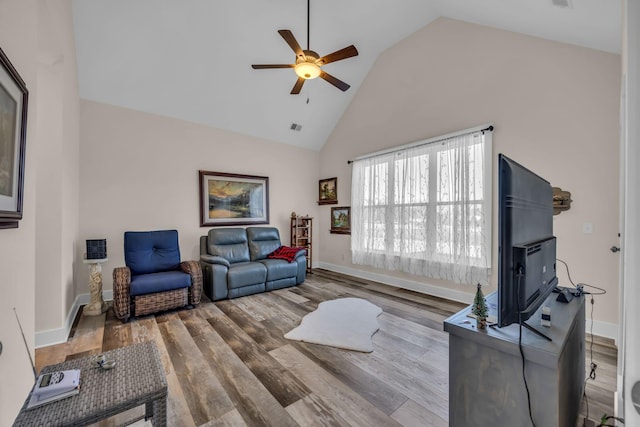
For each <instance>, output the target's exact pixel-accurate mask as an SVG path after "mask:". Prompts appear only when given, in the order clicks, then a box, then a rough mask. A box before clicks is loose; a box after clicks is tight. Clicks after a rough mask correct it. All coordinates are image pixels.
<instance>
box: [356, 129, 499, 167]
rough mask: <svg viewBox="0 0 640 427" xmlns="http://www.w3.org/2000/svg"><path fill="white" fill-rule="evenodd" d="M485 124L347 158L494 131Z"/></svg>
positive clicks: (384, 152)
mask: <svg viewBox="0 0 640 427" xmlns="http://www.w3.org/2000/svg"><path fill="white" fill-rule="evenodd" d="M484 126H486V127H484V128H483V126H476V127H474V128H471V129H466V130H463V131H460V132H453V133H448V134H446V135H442V136H436V137H435V138H430V139H427V140H423V141H419V142H413V143H410V144H405V145H400V146H398V147H394V148H389V149H387V150H381V151H376V152H373V153H371V154H365V155H364V156H360V157H357V158H355V159H354V160H347V164H349V165H350V164H351V163H353V162H357V161H358V160H364V159H370V158H372V157H378V156H382V155H384V154H389V153H395V152H397V151H402V150H406V149H407V148H414V147H421V146H423V145H428V144H434V143H436V142H441V141H445V140H447V139H451V138H455V137H457V136H462V135H469V134H472V133H476V132H482V133H483V134H484V133H485V132H493V125H488V126H487V125H484Z"/></svg>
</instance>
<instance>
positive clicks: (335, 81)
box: [320, 71, 351, 92]
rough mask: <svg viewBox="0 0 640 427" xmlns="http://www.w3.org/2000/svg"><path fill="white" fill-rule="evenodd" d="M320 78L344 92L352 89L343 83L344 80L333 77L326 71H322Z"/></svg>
mask: <svg viewBox="0 0 640 427" xmlns="http://www.w3.org/2000/svg"><path fill="white" fill-rule="evenodd" d="M320 77H321V78H323V79H325V80H326V81H328V82H329V83H331V84H332V85H334V86H335V87H337V88H338V89H340V90H341V91H343V92H345V91H346V90H347V89H349V88H350V87H351V86H349V85H348V84H346V83H345V82H343V81H342V80H340V79H337V78H335V77H333V76H332V75H331V74H329V73H327V72H325V71H320Z"/></svg>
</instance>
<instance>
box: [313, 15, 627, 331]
mask: <svg viewBox="0 0 640 427" xmlns="http://www.w3.org/2000/svg"><path fill="white" fill-rule="evenodd" d="M619 92H620V57H619V55H613V54H608V53H603V52H600V51H595V50H590V49H586V48H581V47H576V46H571V45H566V44H560V43H555V42H551V41H547V40H542V39H537V38H533V37H529V36H524V35H520V34H515V33H511V32H507V31H502V30H496V29H492V28H488V27H482V26H478V25H474V24H468V23H464V22H460V21H454V20H450V19H445V18H440V19H438V20H436V21H434V22H433V23H432V24H430V25H428V26H427V27H425V28H423V29H422V30H420V31H418V32H416V33H414V34H413V35H411V36H410V37H408V38H407V39H405V40H403V41H401V42H400V43H399V44H397V45H396V46H394V47H392V48H390V49H389V50H387V51H386V52H384V53H383V54H382V55H381V56H380V57H379V58H378V60H377V62H376V64H375V65H374V67H373V68H372V70H371V71H370V73H369V75H368V76H367V78H366V80H365V81H364V83H363V84H362V86H361V87H360V89H359V91H358V94H357V95H356V97H355V98H354V101H353V102H352V103H351V105H350V106H349V108H348V109H347V111H346V112H345V114H344V115H343V117H342V119H341V121H340V122H339V124H338V126H337V127H336V129H335V130H334V132H333V134H332V135H331V138H330V139H329V141H328V143H327V144H326V145H325V147H324V148H323V150H322V152H321V169H320V175H321V176H323V177H330V176H337V177H338V181H339V185H338V190H339V194H338V199H339V202H340V205H349V204H350V197H351V194H350V186H349V183H350V181H351V176H350V174H351V167H350V166H348V165H347V160H348V159H351V158H354V157H356V156H359V155H363V154H366V153H369V152H372V151H376V150H380V149H383V148H388V147H393V146H395V145H400V144H405V143H409V142H412V141H416V140H421V139H427V138H429V137H435V136H438V135H442V134H445V133H449V132H453V131H456V130H462V129H466V128H470V127H473V126H476V125H481V124H484V123H493V124H494V126H495V129H496V130H495V132H494V136H493V141H494V146H493V152H494V165H495V159H496V158H497V154H498V153H505V154H507V155H508V156H510V157H512V158H513V159H515V160H517V161H519V162H521V163H522V164H524V165H525V166H527V167H529V168H530V169H532V170H534V171H535V172H537V173H538V174H539V175H541V176H543V177H545V178H547V179H548V180H549V181H551V183H552V185H554V186H559V187H561V188H562V189H563V190H567V191H570V192H571V193H572V198H573V204H572V207H571V210H569V211H567V212H564V213H562V214H561V215H559V216H556V217H555V218H554V232H555V234H556V236H557V237H558V258H561V259H563V260H565V261H567V262H568V263H569V266H570V267H571V276H572V278H573V279H574V281H577V282H586V283H590V284H595V285H598V286H601V287H603V288H605V289H606V290H607V291H608V293H607V295H605V296H599V297H597V299H596V301H597V302H596V304H595V309H594V317H595V319H596V320H597V321H598V322H597V324H596V328H595V329H594V332H595V333H598V328H600V332H601V333H604V334H614V335H613V336H615V324H617V322H618V317H617V313H618V307H617V305H618V290H617V283H618V257H619V256H618V255H614V254H612V253H611V252H610V251H609V247H611V246H612V245H617V244H618V236H617V233H618V231H619V230H618V212H619V208H618V162H619V161H618V115H619V113H618V111H619ZM495 176H496V175H495V173H494V177H495ZM494 180H495V178H494ZM495 185H497V183H496V182H494V186H495ZM494 188H497V187H494ZM494 193H495V194H497V191H495V192H494ZM320 220H321V221H320V229H321V230H324V229H327V228H328V227H329V213H328V208H325V207H321V208H320ZM584 223H591V224H593V233H592V234H583V232H582V226H583V224H584ZM495 225H497V211H496V210H494V228H497V227H495ZM496 236H497V231H496V230H494V257H493V258H494V267H497V257H496V242H497V239H496ZM320 237H321V239H320V243H321V245H320V249H321V258H320V263H321V265H325V266H327V267H329V268H333V269H338V270H342V271H347V272H351V273H354V274H359V275H367V274H371V273H375V274H381V275H383V276H386V277H387V279H388V281H390V282H391V283H400V282H402V281H403V280H405V281H408V282H410V284H412V285H415V286H416V287H418V288H420V287H422V288H423V289H427V288H429V286H430V285H434V288H433V289H436V290H437V292H438V293H440V294H443V295H450V296H452V297H460V296H462V297H463V299H467V300H468V301H470V300H471V297H472V295H471V293H472V292H473V291H474V289H473V287H465V286H457V285H454V284H451V283H445V282H435V281H433V280H430V279H427V278H420V277H415V276H410V275H406V274H393V273H389V272H384V271H379V270H378V271H376V270H373V269H368V268H364V267H361V266H355V265H352V264H351V263H350V259H351V257H350V240H349V237H348V236H341V235H327V234H326V233H325V234H322V235H321V236H320ZM558 268H559V273H560V274H559V277H560V281H561V284H562V285H568V281H567V275H566V273H565V271H564V269H563V268H562V267H561V266H559V267H558ZM495 271H496V270H495V269H494V273H495ZM491 282H492V284H493V286H494V287H493V289H495V285H496V283H497V275H496V274H494V275H493V277H492V279H491Z"/></svg>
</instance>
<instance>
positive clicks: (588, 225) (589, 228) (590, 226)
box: [582, 222, 593, 234]
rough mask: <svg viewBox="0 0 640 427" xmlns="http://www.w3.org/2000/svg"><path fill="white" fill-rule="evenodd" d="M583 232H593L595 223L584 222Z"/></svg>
mask: <svg viewBox="0 0 640 427" xmlns="http://www.w3.org/2000/svg"><path fill="white" fill-rule="evenodd" d="M582 233H583V234H591V233H593V224H592V223H590V222H585V223H584V224H582Z"/></svg>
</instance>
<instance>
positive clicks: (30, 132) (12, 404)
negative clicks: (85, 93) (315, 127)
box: [0, 0, 78, 425]
mask: <svg viewBox="0 0 640 427" xmlns="http://www.w3.org/2000/svg"><path fill="white" fill-rule="evenodd" d="M70 17H71V2H70V1H69V0H64V1H59V0H55V1H54V0H50V1H33V0H5V1H2V2H0V46H1V47H2V49H3V50H4V51H5V53H6V54H7V55H8V57H9V59H10V60H11V62H12V63H13V65H14V66H15V67H16V69H17V70H18V72H19V73H20V75H21V77H22V79H23V80H24V81H25V82H26V84H27V88H28V90H29V111H28V118H27V120H28V128H27V147H26V166H25V186H24V204H23V212H24V216H23V219H22V220H21V221H20V226H19V228H18V229H13V230H0V293H1V294H2V298H0V325H2V328H0V341H2V344H3V347H4V348H3V352H2V354H1V355H0V378H2V383H1V384H0V425H11V423H12V422H13V419H14V418H15V416H16V414H17V413H18V410H19V409H20V407H21V406H22V403H23V402H24V399H25V397H26V396H27V393H28V392H29V389H30V388H31V386H32V385H33V373H32V370H31V366H30V363H29V358H28V355H27V353H26V350H25V347H24V344H23V342H22V337H21V336H20V332H19V330H18V325H17V322H16V319H15V316H14V313H13V308H14V307H15V308H16V310H17V312H18V314H19V315H20V320H21V323H22V326H23V328H24V332H25V337H26V340H27V344H28V346H29V348H30V349H31V353H32V354H33V348H34V331H35V330H36V323H38V324H39V326H38V327H41V326H40V322H39V320H40V319H42V318H43V317H42V315H43V314H44V316H45V317H47V318H49V321H50V322H49V324H50V325H53V326H55V327H57V326H59V325H60V323H61V321H62V320H63V319H64V316H65V315H66V313H67V311H68V310H69V308H70V305H71V304H70V299H71V298H72V297H73V287H72V282H73V278H72V276H73V274H72V268H73V267H72V254H73V248H74V246H75V238H76V236H77V211H78V205H77V194H78V191H77V188H78V186H77V172H78V160H77V158H78V150H77V144H78V111H77V105H78V95H77V84H76V75H75V54H74V53H73V51H74V47H73V36H72V27H71V25H70ZM45 84H46V87H45ZM52 108H55V110H53V109H52ZM74 150H75V152H74ZM63 152H64V155H63V154H62V153H63ZM47 165H48V166H47ZM41 168H42V169H41ZM43 176H45V177H46V180H42V179H41V178H42V177H43ZM45 181H46V185H45V183H44V182H45ZM50 189H55V190H56V192H55V194H53V195H49V194H48V192H49V190H50ZM43 201H48V202H51V203H43ZM40 210H43V211H45V214H44V216H43V215H41V214H40ZM43 217H47V218H52V220H51V222H49V223H48V224H47V226H46V227H43V223H42V218H43ZM49 226H50V227H49ZM39 243H42V244H44V245H45V246H46V247H47V248H48V249H49V250H50V251H51V252H47V253H43V252H42V251H40V247H39ZM36 283H37V284H36ZM36 295H37V298H36ZM36 300H37V301H44V304H39V305H36V304H34V302H35V301H36ZM47 303H51V305H48V304H47Z"/></svg>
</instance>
